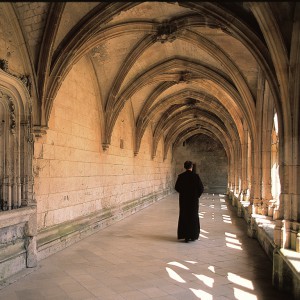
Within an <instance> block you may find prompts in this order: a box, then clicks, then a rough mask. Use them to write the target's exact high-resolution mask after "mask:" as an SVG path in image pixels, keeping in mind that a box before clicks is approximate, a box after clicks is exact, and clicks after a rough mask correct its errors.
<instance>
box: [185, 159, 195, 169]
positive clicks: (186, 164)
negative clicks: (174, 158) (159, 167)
mask: <svg viewBox="0 0 300 300" xmlns="http://www.w3.org/2000/svg"><path fill="white" fill-rule="evenodd" d="M184 168H185V169H186V170H191V169H192V168H193V163H192V162H191V161H189V160H187V161H186V162H184Z"/></svg>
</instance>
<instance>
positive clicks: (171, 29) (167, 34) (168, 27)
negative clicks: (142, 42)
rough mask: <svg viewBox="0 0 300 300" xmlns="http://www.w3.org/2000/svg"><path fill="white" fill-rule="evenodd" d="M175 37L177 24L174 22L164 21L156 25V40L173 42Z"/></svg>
mask: <svg viewBox="0 0 300 300" xmlns="http://www.w3.org/2000/svg"><path fill="white" fill-rule="evenodd" d="M176 38H177V26H176V24H174V23H170V22H164V23H162V24H160V25H159V26H158V27H157V34H156V41H157V42H161V43H162V44H164V43H165V42H170V43H172V42H174V41H175V40H176Z"/></svg>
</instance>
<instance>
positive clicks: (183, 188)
mask: <svg viewBox="0 0 300 300" xmlns="http://www.w3.org/2000/svg"><path fill="white" fill-rule="evenodd" d="M175 190H176V191H177V192H178V193H179V219H178V228H177V238H178V239H198V238H199V234H200V221H199V214H198V213H199V197H200V196H201V194H202V193H203V190H204V187H203V184H202V181H201V179H200V177H199V175H198V174H195V173H193V172H192V171H190V170H187V171H185V172H184V173H181V174H179V175H178V178H177V181H176V184H175Z"/></svg>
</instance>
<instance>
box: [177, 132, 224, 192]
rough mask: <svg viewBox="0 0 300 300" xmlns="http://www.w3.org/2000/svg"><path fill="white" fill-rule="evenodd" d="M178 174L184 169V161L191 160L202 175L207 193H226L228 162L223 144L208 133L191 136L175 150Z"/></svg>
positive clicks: (197, 171)
mask: <svg viewBox="0 0 300 300" xmlns="http://www.w3.org/2000/svg"><path fill="white" fill-rule="evenodd" d="M174 160H175V168H176V176H177V175H178V174H179V173H181V172H183V171H184V168H183V163H184V162H185V161H186V160H191V161H192V162H193V163H194V164H196V173H198V174H199V175H200V177H201V180H202V182H203V185H204V192H206V193H226V189H227V176H228V175H227V174H228V163H227V156H226V153H225V150H224V148H223V146H222V144H221V143H220V142H218V141H216V140H214V139H212V138H210V137H208V136H207V135H204V134H201V135H197V136H194V137H191V138H189V139H188V140H186V141H185V142H184V143H182V144H181V145H179V146H177V147H176V148H175V151H174Z"/></svg>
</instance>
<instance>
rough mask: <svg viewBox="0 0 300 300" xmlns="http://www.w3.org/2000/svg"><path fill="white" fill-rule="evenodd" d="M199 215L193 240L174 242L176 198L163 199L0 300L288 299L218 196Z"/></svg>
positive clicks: (42, 265) (204, 201)
mask: <svg viewBox="0 0 300 300" xmlns="http://www.w3.org/2000/svg"><path fill="white" fill-rule="evenodd" d="M199 215H200V218H201V219H200V223H201V228H202V229H201V237H200V238H199V240H198V241H195V242H189V243H184V242H182V241H177V239H176V230H177V218H178V194H173V195H171V196H168V197H166V198H164V199H163V200H161V201H159V202H157V203H155V204H154V205H152V206H150V207H148V208H146V209H144V210H143V211H141V212H139V213H137V214H135V215H133V216H131V217H129V218H126V219H124V220H122V221H120V222H118V223H116V224H114V225H112V226H110V227H107V228H105V229H103V230H101V231H99V232H98V233H95V234H94V235H92V236H89V237H88V238H86V239H84V240H82V241H80V242H79V243H77V244H74V245H72V246H70V247H68V248H67V249H65V250H63V251H60V252H58V253H56V254H54V255H52V256H50V257H48V258H46V259H44V260H42V261H40V262H39V266H38V267H37V268H35V269H32V270H31V273H29V274H26V275H25V276H23V277H22V278H20V279H19V280H17V281H16V282H14V283H12V284H10V285H8V286H7V287H4V288H2V289H1V290H0V299H9V300H14V299H22V300H35V299H36V300H41V299H55V300H60V299H62V300H67V299H80V300H88V299H104V300H109V299H113V300H118V299H130V300H135V299H161V300H172V299H173V300H175V299H182V300H187V299H205V300H207V299H209V300H210V299H214V300H222V299H241V300H254V299H255V300H258V299H259V300H260V299H261V300H268V299H270V300H271V299H272V300H277V299H291V298H290V297H289V296H288V295H286V294H284V293H281V292H279V291H276V290H275V289H274V288H273V287H272V284H271V279H272V262H271V261H270V260H269V258H268V257H267V256H266V254H265V253H264V251H263V250H262V248H261V247H260V245H259V243H258V242H257V240H255V239H250V238H248V237H247V234H246V222H245V221H244V220H243V219H241V218H238V217H236V213H235V210H234V208H232V207H231V206H230V205H229V204H228V203H227V202H226V201H225V198H224V197H223V196H219V195H208V194H204V195H202V197H201V198H200V212H199ZM27 272H28V270H27Z"/></svg>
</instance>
